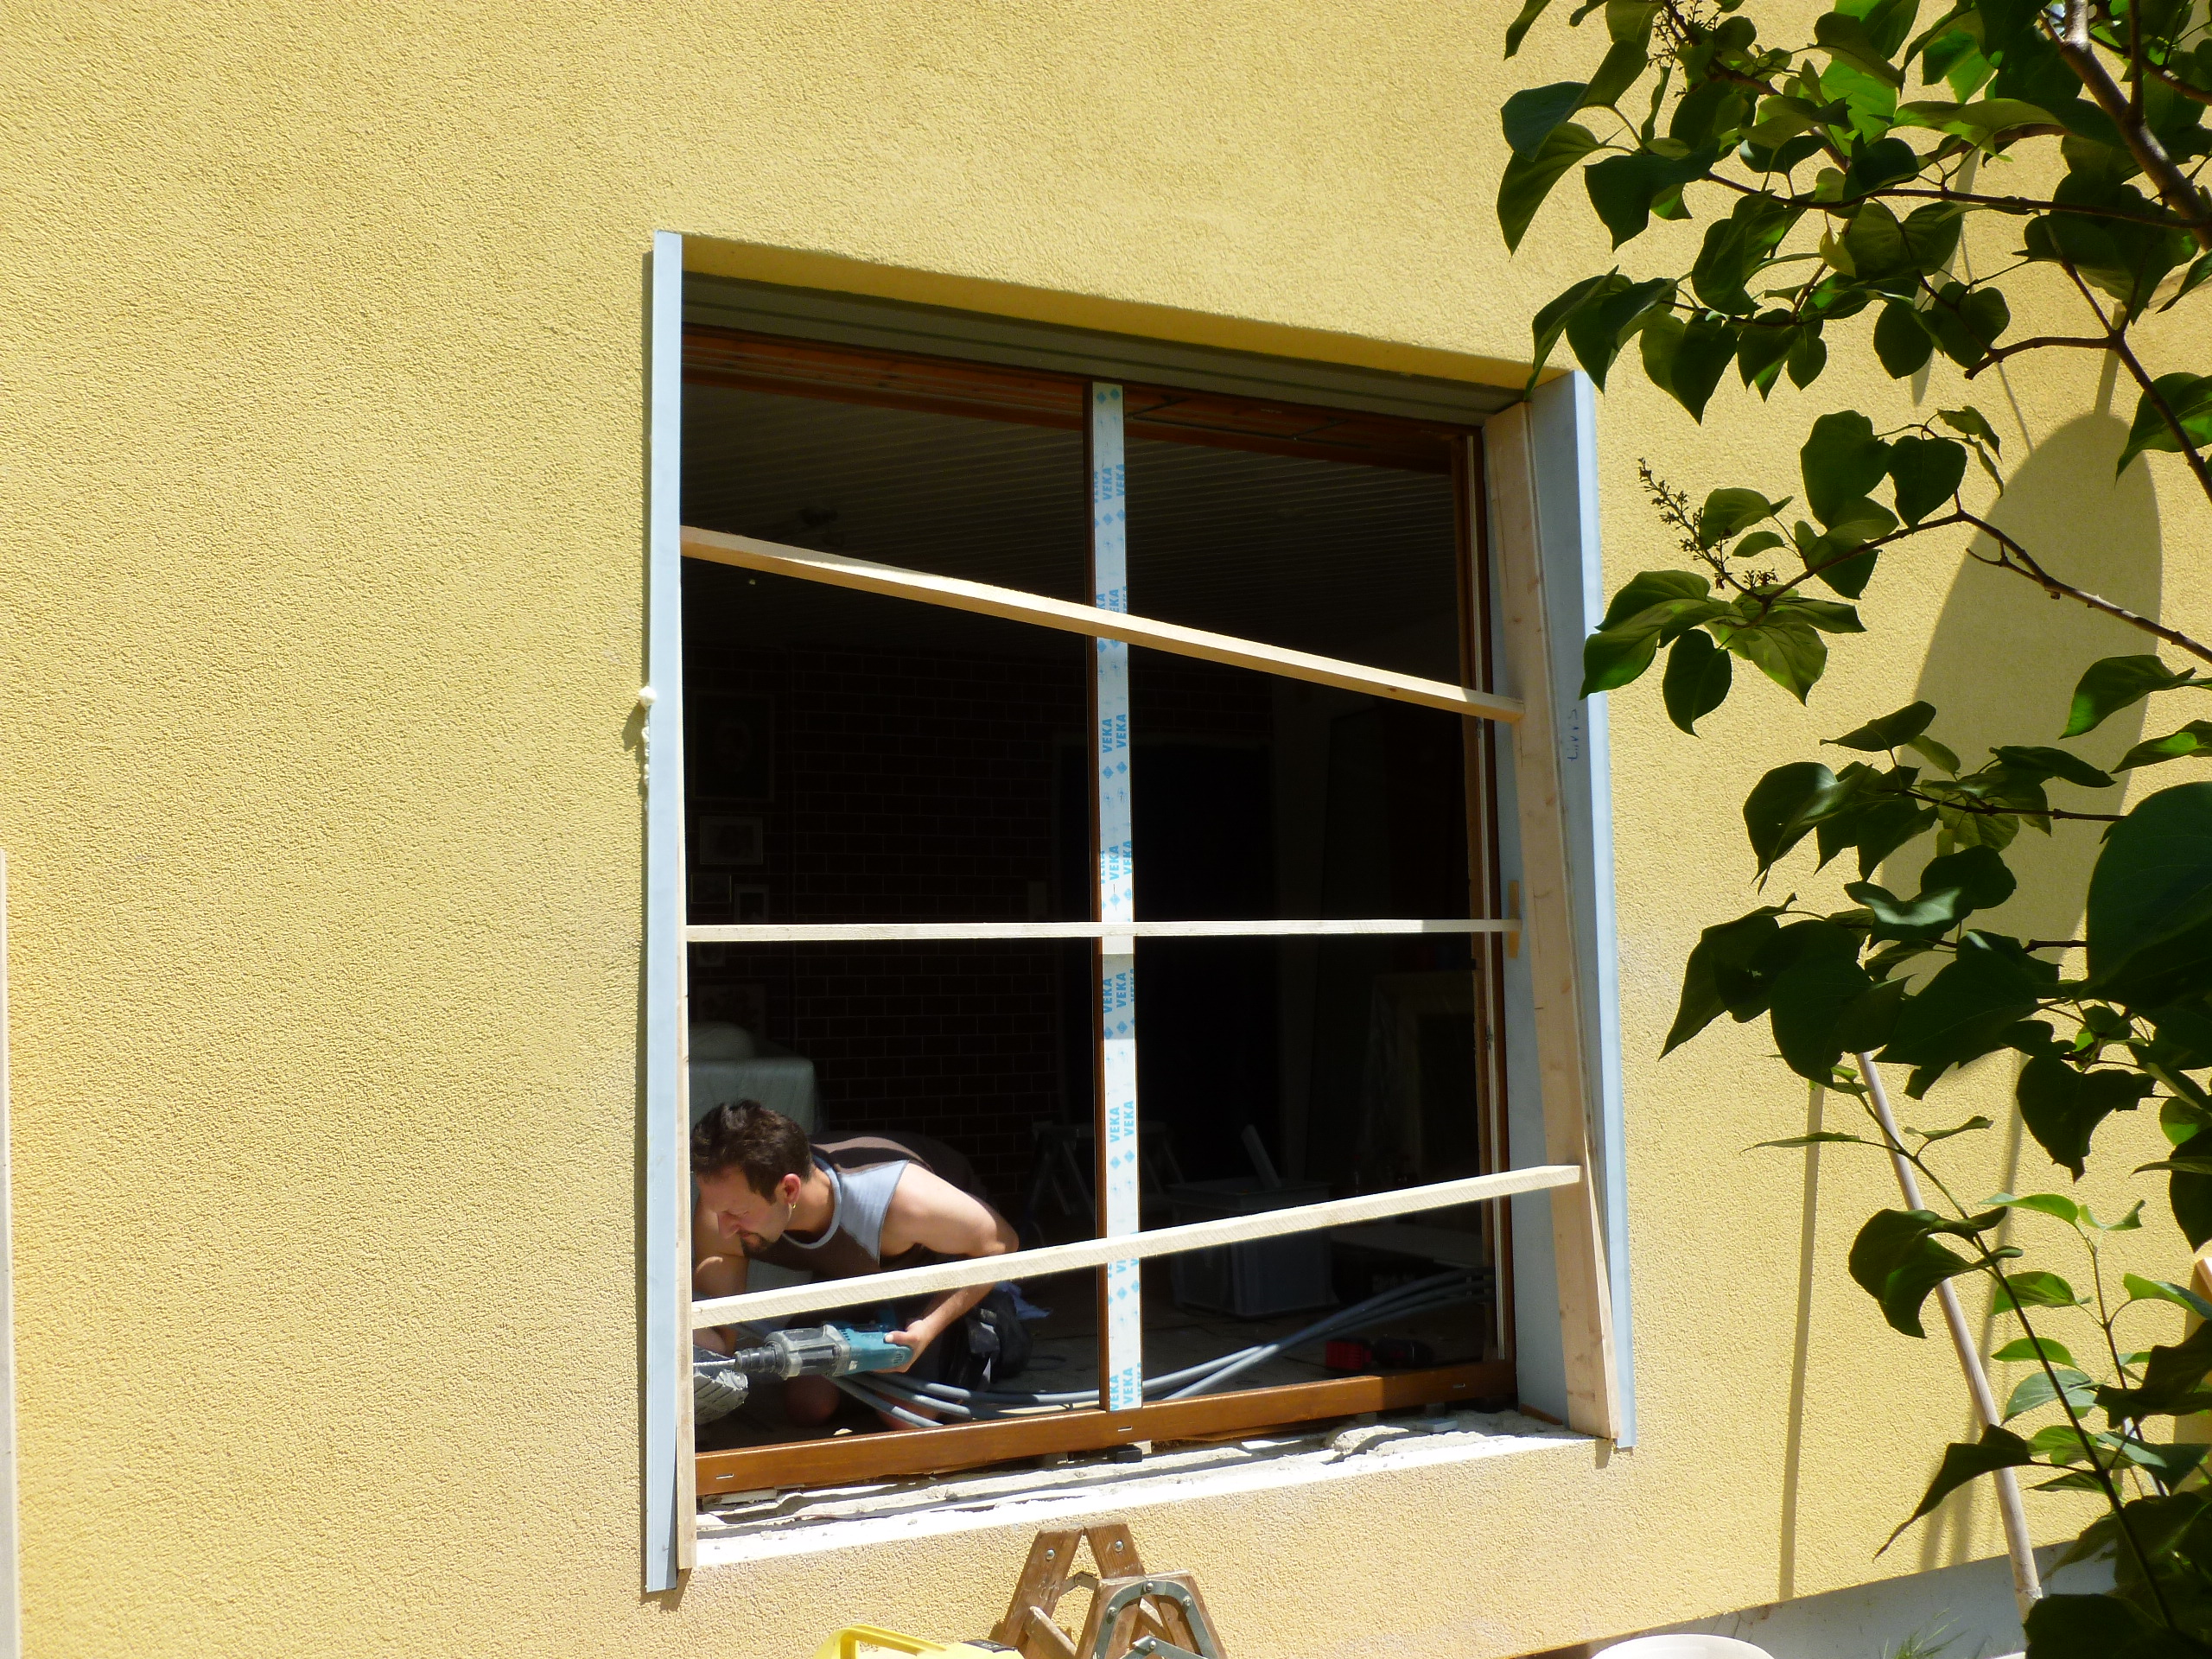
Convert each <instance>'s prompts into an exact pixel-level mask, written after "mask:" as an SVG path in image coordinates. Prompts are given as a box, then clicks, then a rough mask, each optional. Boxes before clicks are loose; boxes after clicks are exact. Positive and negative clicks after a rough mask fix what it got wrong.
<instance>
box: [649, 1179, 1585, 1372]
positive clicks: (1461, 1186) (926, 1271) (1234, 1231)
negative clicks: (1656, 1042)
mask: <svg viewBox="0 0 2212 1659" xmlns="http://www.w3.org/2000/svg"><path fill="white" fill-rule="evenodd" d="M1581 1179H1582V1172H1581V1170H1580V1168H1578V1167H1576V1166H1574V1165H1573V1164H1536V1165H1534V1166H1530V1167H1529V1168H1527V1169H1509V1170H1503V1171H1501V1172H1500V1173H1497V1174H1496V1175H1470V1176H1468V1177H1467V1178H1466V1179H1464V1180H1457V1181H1438V1182H1436V1183H1434V1184H1433V1185H1428V1186H1409V1187H1405V1188H1402V1189H1401V1190H1400V1191H1398V1192H1369V1193H1364V1194H1362V1195H1361V1196H1360V1197H1357V1198H1332V1199H1329V1200H1328V1201H1326V1202H1325V1203H1322V1204H1306V1205H1299V1206H1298V1207H1297V1208H1296V1209H1294V1210H1263V1211H1260V1212H1259V1213H1257V1214H1256V1215H1249V1216H1230V1217H1224V1219H1222V1220H1219V1221H1194V1222H1192V1223H1190V1224H1187V1225H1185V1226H1181V1227H1155V1228H1154V1229H1153V1230H1151V1231H1149V1232H1143V1233H1125V1234H1122V1235H1121V1236H1118V1237H1113V1238H1085V1239H1078V1240H1077V1241H1076V1242H1075V1243H1071V1244H1047V1245H1046V1246H1045V1247H1044V1248H1043V1249H1035V1250H1014V1251H1011V1252H1009V1253H1008V1254H1007V1255H982V1256H972V1257H969V1258H967V1259H965V1260H963V1261H958V1262H939V1263H938V1264H937V1265H936V1266H934V1267H927V1268H900V1269H899V1271H898V1272H896V1273H871V1274H863V1275H861V1277H859V1278H857V1279H832V1280H828V1281H824V1282H822V1283H819V1284H811V1285H793V1286H791V1287H788V1288H786V1289H783V1290H752V1291H747V1292H746V1293H745V1294H743V1295H740V1296H718V1297H716V1298H715V1299H714V1300H711V1301H704V1302H694V1303H692V1304H691V1328H692V1329H693V1330H695V1331H702V1330H705V1329H706V1328H708V1327H709V1326H710V1325H733V1324H740V1323H742V1322H745V1321H747V1320H753V1319H781V1318H786V1317H789V1316H791V1315H794V1314H799V1313H820V1312H822V1311H823V1309H825V1308H832V1307H850V1306H854V1305H855V1304H856V1303H862V1302H866V1303H871V1304H872V1303H875V1302H888V1301H896V1300H899V1298H900V1297H904V1296H929V1295H934V1294H937V1293H938V1292H939V1291H945V1290H959V1289H962V1288H963V1287H966V1286H969V1285H991V1284H996V1283H998V1282H1000V1281H1001V1280H1007V1279H1031V1278H1040V1277H1042V1276H1043V1275H1045V1274H1052V1273H1073V1272H1075V1271H1077V1270H1078V1269H1080V1268H1097V1267H1103V1266H1105V1265H1106V1264H1107V1263H1108V1262H1143V1261H1148V1260H1150V1259H1151V1258H1152V1257H1154V1256H1155V1255H1179V1254H1180V1253H1182V1252H1183V1251H1185V1250H1204V1249H1213V1248H1215V1247H1216V1246H1218V1245H1223V1244H1241V1243H1245V1242H1247V1241H1248V1240H1250V1239H1255V1238H1275V1237H1279V1236H1281V1235H1283V1234H1285V1233H1310V1232H1315V1231H1318V1230H1320V1229H1322V1228H1325V1227H1344V1226H1349V1225H1351V1224H1352V1223H1354V1222H1361V1221H1381V1220H1383V1219H1384V1218H1385V1217H1390V1216H1409V1215H1414V1214H1415V1213H1417V1212H1419V1211H1423V1210H1449V1209H1452V1208H1453V1207H1454V1206H1456V1205H1462V1204H1479V1203H1482V1202H1484V1201H1485V1200H1487V1199H1491V1198H1510V1197H1512V1196H1513V1195H1514V1194H1515V1193H1516V1192H1540V1191H1541V1190H1543V1189H1545V1188H1547V1187H1554V1186H1573V1185H1575V1184H1576V1183H1577V1182H1579V1181H1580V1180H1581Z"/></svg>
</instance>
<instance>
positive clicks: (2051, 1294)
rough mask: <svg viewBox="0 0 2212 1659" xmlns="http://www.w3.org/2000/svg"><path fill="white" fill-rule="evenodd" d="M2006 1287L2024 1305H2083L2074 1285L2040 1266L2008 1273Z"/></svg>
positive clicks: (2083, 1383)
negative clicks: (2025, 1270)
mask: <svg viewBox="0 0 2212 1659" xmlns="http://www.w3.org/2000/svg"><path fill="white" fill-rule="evenodd" d="M2005 1288H2006V1289H2007V1290H2009V1291H2011V1292H2012V1299H2013V1300H2015V1301H2017V1302H2018V1303H2019V1305H2020V1306H2022V1307H2079V1306H2082V1298H2081V1296H2080V1295H2079V1294H2077V1293H2076V1292H2075V1288H2074V1287H2073V1286H2071V1285H2069V1284H2068V1283H2067V1282H2066V1281H2064V1280H2063V1279H2062V1278H2060V1277H2059V1276H2058V1275H2057V1274H2055V1273H2046V1272H2044V1270H2043V1269H2042V1268H2031V1269H2030V1270H2029V1271H2028V1272H2025V1273H2008V1274H2005ZM2075 1375H2076V1376H2079V1375H2080V1373H2078V1372H2076V1373H2075ZM2088 1381H2089V1379H2088V1377H2086V1376H2084V1377H2082V1386H2083V1387H2085V1388H2086V1387H2087V1386H2088ZM2005 1415H2006V1416H2008V1417H2009V1416H2011V1415H2012V1413H2011V1412H2009V1411H2008V1412H2006V1413H2005Z"/></svg>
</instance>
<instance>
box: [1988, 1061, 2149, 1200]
mask: <svg viewBox="0 0 2212 1659" xmlns="http://www.w3.org/2000/svg"><path fill="white" fill-rule="evenodd" d="M2151 1090H2152V1082H2151V1079H2150V1078H2148V1077H2143V1076H2140V1075H2139V1074H2138V1073H2135V1072H2133V1071H2082V1069H2081V1068H2080V1067H2078V1066H2075V1065H2070V1064H2069V1063H2068V1062H2067V1061H2065V1060H2063V1059H2062V1058H2059V1057H2058V1056H2057V1055H2056V1054H2037V1055H2036V1056H2035V1057H2034V1058H2031V1059H2030V1060H2029V1061H2028V1063H2027V1064H2026V1065H2024V1066H2022V1067H2021V1068H2020V1077H2019V1081H2018V1084H2015V1085H2014V1093H2015V1097H2016V1098H2017V1099H2018V1101H2019V1103H2020V1118H2021V1121H2022V1122H2024V1123H2025V1124H2026V1125H2027V1126H2028V1133H2029V1134H2031V1135H2034V1136H2035V1138H2036V1144H2037V1146H2039V1147H2042V1148H2043V1149H2044V1151H2045V1152H2047V1153H2049V1154H2050V1160H2051V1162H2053V1163H2055V1164H2063V1165H2064V1166H2066V1167H2067V1168H2068V1169H2069V1170H2070V1171H2071V1172H2072V1173H2073V1176H2074V1179H2075V1180H2077V1181H2078V1180H2080V1179H2082V1166H2083V1164H2084V1163H2085V1162H2086V1161H2087V1160H2088V1156H2089V1137H2090V1136H2091V1135H2094V1134H2095V1133H2096V1128H2097V1125H2098V1124H2100V1123H2101V1122H2104V1121H2105V1119H2106V1118H2107V1117H2109V1116H2111V1115H2112V1114H2113V1113H2114V1112H2118V1111H2133V1109H2135V1104H2136V1103H2137V1102H2138V1101H2139V1100H2141V1099H2142V1098H2143V1097H2144V1096H2146V1095H2148V1094H2149V1093H2150V1092H2151Z"/></svg>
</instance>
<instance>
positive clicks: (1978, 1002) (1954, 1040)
mask: <svg viewBox="0 0 2212 1659" xmlns="http://www.w3.org/2000/svg"><path fill="white" fill-rule="evenodd" d="M2057 980H2058V970H2057V969H2056V968H2054V967H2052V966H2050V964H2049V963H2040V962H2037V961H2036V960H2035V959H2034V958H2033V957H2029V956H2028V955H2027V954H2026V952H2024V951H2023V950H2020V949H2019V946H2018V944H2017V943H2015V942H2013V941H2011V940H2004V939H1999V938H1995V937H1993V936H1992V935H1990V934H1987V933H1982V932H1978V931H1968V932H1967V934H1966V935H1965V937H1964V938H1962V939H1961V941H1960V943H1959V946H1958V950H1957V953H1956V954H1955V956H1954V957H1953V958H1952V961H1951V963H1950V965H1949V966H1948V967H1947V968H1945V969H1943V970H1942V972H1941V973H1939V974H1937V975H1936V977H1935V978H1933V979H1931V980H1929V982H1928V983H1927V985H1926V986H1925V987H1923V988H1922V989H1921V991H1920V992H1919V993H1918V994H1917V995H1914V996H1911V997H1909V998H1907V999H1906V1001H1905V1003H1904V1007H1902V1008H1901V1009H1899V1010H1898V1014H1897V1034H1896V1035H1895V1036H1893V1037H1892V1038H1891V1039H1890V1042H1889V1046H1888V1047H1886V1048H1885V1049H1884V1050H1883V1051H1882V1053H1881V1056H1880V1058H1882V1059H1883V1060H1885V1061H1887V1062H1894V1063H1897V1064H1902V1065H1911V1066H1915V1067H1918V1068H1922V1069H1923V1070H1925V1071H1929V1072H1930V1073H1931V1074H1940V1073H1941V1072H1942V1071H1943V1070H1944V1069H1945V1068H1947V1067H1948V1066H1952V1065H1964V1064H1965V1063H1966V1062H1967V1061H1968V1060H1972V1059H1978V1058H1980V1057H1981V1056H1982V1055H1984V1054H1986V1053H1989V1052H1991V1051H1992V1050H1993V1049H1998V1048H2002V1047H2004V1046H2005V1038H2006V1033H2008V1032H2009V1031H2010V1030H2011V1029H2012V1027H2014V1026H2015V1025H2017V1024H2018V1023H2019V1022H2020V1021H2021V1020H2024V1019H2026V1018H2027V1017H2028V1016H2029V1015H2030V1014H2032V1013H2034V1012H2035V1009H2036V1005H2037V1001H2038V999H2039V998H2040V997H2042V996H2044V995H2049V994H2050V991H2051V990H2052V989H2053V988H2055V987H2056V984H2057ZM1911 1092H1914V1093H1915V1094H1916V1093H1917V1090H1912V1091H1911Z"/></svg>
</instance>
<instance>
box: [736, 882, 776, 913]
mask: <svg viewBox="0 0 2212 1659" xmlns="http://www.w3.org/2000/svg"><path fill="white" fill-rule="evenodd" d="M730 897H731V900H732V902H733V905H734V908H735V911H736V913H735V914H734V916H732V917H731V918H730V919H731V920H732V921H737V922H765V921H766V920H767V919H768V889H767V888H766V887H765V886H763V885H761V884H760V883H759V882H752V881H741V882H739V883H737V884H736V886H734V887H732V888H731V889H730Z"/></svg>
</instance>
